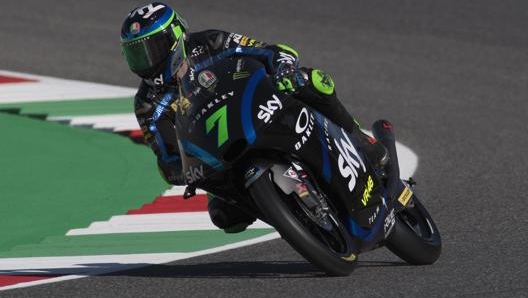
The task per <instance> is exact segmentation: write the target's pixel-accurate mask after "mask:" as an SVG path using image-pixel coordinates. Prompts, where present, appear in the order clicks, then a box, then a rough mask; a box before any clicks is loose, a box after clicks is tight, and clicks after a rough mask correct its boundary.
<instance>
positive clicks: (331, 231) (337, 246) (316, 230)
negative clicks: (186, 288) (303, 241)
mask: <svg viewBox="0 0 528 298" xmlns="http://www.w3.org/2000/svg"><path fill="white" fill-rule="evenodd" d="M292 196H293V197H294V198H292V197H290V198H288V199H287V200H285V201H286V203H287V204H291V203H292V201H294V202H295V205H296V207H297V208H295V209H294V210H295V212H293V214H294V215H295V217H296V218H297V220H299V221H300V222H301V223H302V224H303V226H305V227H306V228H307V229H308V230H309V231H310V234H312V235H313V236H314V237H315V238H317V239H318V240H319V242H321V243H322V244H323V245H325V246H326V247H328V248H329V249H330V250H332V251H333V252H334V253H335V254H337V255H339V256H343V257H348V256H350V254H351V253H352V249H351V244H350V241H349V239H348V236H347V235H348V234H347V231H346V230H345V229H344V227H343V225H341V224H340V222H339V221H338V220H337V219H336V216H335V214H334V213H335V212H334V210H331V209H329V210H328V211H327V213H326V215H325V217H326V220H327V221H328V223H329V224H330V226H329V228H323V227H321V225H320V223H318V222H317V220H316V219H315V218H316V216H315V215H314V214H313V213H312V212H311V211H310V210H308V208H306V206H305V205H304V204H303V203H302V202H300V200H301V199H300V198H299V197H298V196H296V195H292Z"/></svg>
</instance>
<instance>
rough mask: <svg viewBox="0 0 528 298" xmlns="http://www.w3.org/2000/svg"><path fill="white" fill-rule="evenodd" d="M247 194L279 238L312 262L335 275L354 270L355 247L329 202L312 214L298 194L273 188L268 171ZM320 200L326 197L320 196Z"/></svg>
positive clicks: (355, 260) (346, 273)
mask: <svg viewBox="0 0 528 298" xmlns="http://www.w3.org/2000/svg"><path fill="white" fill-rule="evenodd" d="M249 193H250V194H251V196H252V198H253V199H254V201H255V203H256V205H257V206H258V208H259V209H260V210H261V211H262V213H263V214H264V216H265V217H266V219H267V220H268V221H269V222H270V223H271V224H272V225H273V226H274V227H275V229H277V231H278V232H279V233H280V234H281V236H282V238H284V240H286V241H287V242H288V243H289V244H290V245H291V246H292V247H293V248H294V249H295V250H296V251H297V252H299V253H300V254H301V255H302V256H303V257H305V258H306V259H307V260H308V261H310V262H311V263H312V264H314V265H316V266H318V267H319V268H321V269H323V270H324V271H326V273H328V274H329V275H335V276H343V275H349V274H350V273H351V272H352V271H353V270H354V269H355V267H356V263H357V255H356V253H355V251H356V250H355V249H354V248H353V245H352V244H351V240H350V237H349V236H348V233H347V232H346V229H345V227H344V226H343V225H342V224H341V222H340V221H339V220H338V217H337V211H336V210H333V208H332V207H331V206H330V204H328V206H326V207H329V208H326V209H325V210H324V212H323V214H321V213H318V214H317V215H314V214H313V213H312V211H311V210H309V209H308V208H306V206H304V204H303V203H302V202H300V200H301V199H300V198H299V197H298V196H296V195H295V194H291V195H286V194H284V193H283V192H282V191H281V190H279V189H277V188H276V187H275V184H274V182H273V181H272V174H271V173H268V174H264V175H262V176H261V177H260V178H259V179H258V180H257V181H255V182H254V183H253V184H252V186H251V187H250V188H249ZM322 199H323V200H326V199H325V196H324V195H322ZM321 222H324V224H321Z"/></svg>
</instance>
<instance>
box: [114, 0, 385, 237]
mask: <svg viewBox="0 0 528 298" xmlns="http://www.w3.org/2000/svg"><path fill="white" fill-rule="evenodd" d="M121 50H122V54H123V57H124V59H125V61H126V63H127V65H128V67H129V68H130V70H131V71H132V72H133V73H135V74H136V75H138V76H139V77H140V78H141V83H140V86H139V89H138V91H137V94H136V96H135V98H134V109H135V114H136V118H137V121H138V123H139V125H140V127H141V130H142V132H143V135H144V139H145V141H146V143H147V144H148V145H149V147H150V148H151V149H152V150H153V152H154V153H155V155H156V157H157V164H158V167H159V170H160V173H161V176H162V177H163V178H164V179H165V180H166V181H167V182H168V183H169V184H173V185H184V184H186V183H187V182H188V179H187V178H186V177H185V175H184V173H182V164H181V158H180V152H179V148H178V139H177V136H176V134H175V131H174V120H175V114H176V110H177V106H176V104H175V102H176V101H177V100H178V99H179V95H180V94H179V86H178V79H177V74H178V72H179V71H188V70H192V69H196V68H200V67H201V66H202V65H203V64H207V63H212V62H213V61H214V60H215V59H220V58H222V57H226V56H250V57H253V58H255V59H257V60H259V61H261V62H262V63H263V64H264V65H265V66H266V70H267V72H268V74H269V75H270V76H272V77H273V78H274V81H275V82H276V87H277V89H278V90H280V91H282V92H285V93H288V94H290V95H292V96H294V97H295V98H298V99H299V100H302V101H304V102H305V103H306V104H307V105H309V106H311V107H313V108H315V109H316V110H318V111H319V112H321V113H322V114H323V115H325V116H326V117H328V118H329V119H330V120H332V121H333V122H335V123H336V124H338V125H340V126H342V127H343V128H344V129H346V130H347V131H349V132H350V133H352V134H355V135H356V136H358V138H359V139H361V140H362V146H361V150H363V151H364V152H365V153H366V155H367V156H368V158H369V160H370V161H371V162H373V163H374V164H376V165H378V166H380V167H382V166H384V165H385V164H386V163H387V161H388V154H387V150H386V148H385V147H384V146H383V145H382V144H381V143H379V142H377V141H376V140H375V139H373V138H371V137H369V136H367V135H366V134H364V133H363V132H362V131H361V129H360V127H359V125H358V123H357V122H356V121H355V120H354V119H353V118H352V117H351V116H350V115H349V114H348V112H347V111H346V109H345V107H344V106H343V105H342V104H341V102H340V101H339V100H338V98H337V95H336V92H335V86H334V82H333V80H332V78H331V76H330V75H329V74H327V73H326V72H324V71H322V70H319V69H313V68H306V67H300V65H299V55H298V53H297V52H296V51H295V50H294V49H292V48H291V47H289V46H287V45H283V44H268V43H265V42H262V41H259V40H256V39H253V38H251V37H249V36H245V35H242V34H236V33H231V32H226V31H222V30H216V29H211V30H205V31H201V32H192V33H191V32H190V31H189V29H188V26H187V22H186V21H185V20H184V19H183V18H182V17H181V16H180V15H179V14H178V13H177V12H176V11H175V10H173V9H172V8H171V7H169V6H168V5H166V4H163V3H160V2H154V3H150V4H147V5H145V6H140V7H136V8H134V9H133V10H132V11H130V13H129V14H128V16H127V17H126V19H125V21H124V22H123V25H122V28H121ZM182 66H186V67H182ZM200 75H201V74H200ZM197 79H198V80H200V84H202V85H203V86H204V87H205V88H207V84H209V83H211V82H212V80H213V79H214V78H211V77H206V76H204V77H199V78H197ZM208 211H209V215H210V217H211V220H212V222H213V223H214V224H215V225H216V226H217V227H219V228H221V229H223V230H224V231H225V232H227V233H234V232H240V231H243V230H245V229H246V227H247V226H248V225H250V224H251V223H253V222H254V221H255V218H254V217H253V216H251V215H249V214H247V213H245V212H243V211H242V210H241V209H239V208H237V207H235V206H232V205H230V204H228V203H226V202H225V201H224V200H222V199H221V198H218V197H216V196H214V195H212V194H209V202H208Z"/></svg>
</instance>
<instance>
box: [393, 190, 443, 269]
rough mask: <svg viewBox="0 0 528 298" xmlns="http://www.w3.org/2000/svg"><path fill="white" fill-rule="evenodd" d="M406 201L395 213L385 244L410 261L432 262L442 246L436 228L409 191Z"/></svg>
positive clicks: (437, 256) (419, 262)
mask: <svg viewBox="0 0 528 298" xmlns="http://www.w3.org/2000/svg"><path fill="white" fill-rule="evenodd" d="M409 204H413V206H410V207H406V208H405V209H403V210H402V211H400V212H398V213H397V214H396V221H395V224H394V228H393V231H392V233H391V234H390V235H389V237H388V238H387V243H386V246H387V248H388V249H389V250H390V251H392V252H393V253H394V254H395V255H397V256H398V257H400V258H401V259H403V260H404V261H406V262H407V263H409V264H412V265H428V264H432V263H434V262H435V261H436V260H437V259H438V258H439V257H440V252H441V250H442V242H441V239H440V232H439V231H438V228H437V227H436V225H435V223H434V221H433V219H432V217H431V216H430V215H429V213H428V212H427V210H426V209H425V207H424V206H423V205H422V203H421V202H420V201H419V200H418V198H416V196H414V195H413V199H412V201H410V202H409Z"/></svg>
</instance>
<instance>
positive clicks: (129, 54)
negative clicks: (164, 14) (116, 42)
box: [121, 31, 178, 77]
mask: <svg viewBox="0 0 528 298" xmlns="http://www.w3.org/2000/svg"><path fill="white" fill-rule="evenodd" d="M177 42H178V40H177V39H176V38H175V37H174V35H173V34H166V32H163V31H161V32H158V33H156V34H154V35H150V36H146V37H144V38H141V39H138V40H132V41H128V42H124V43H123V44H122V45H121V48H122V52H123V56H124V57H125V60H126V61H127V63H128V66H129V68H130V70H132V71H133V72H135V73H137V74H138V75H140V76H142V77H151V76H154V75H156V72H157V71H156V70H157V69H158V68H159V66H160V64H161V63H162V62H164V61H165V59H166V58H167V56H168V55H169V52H170V50H171V48H173V47H175V46H176V43H177Z"/></svg>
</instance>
